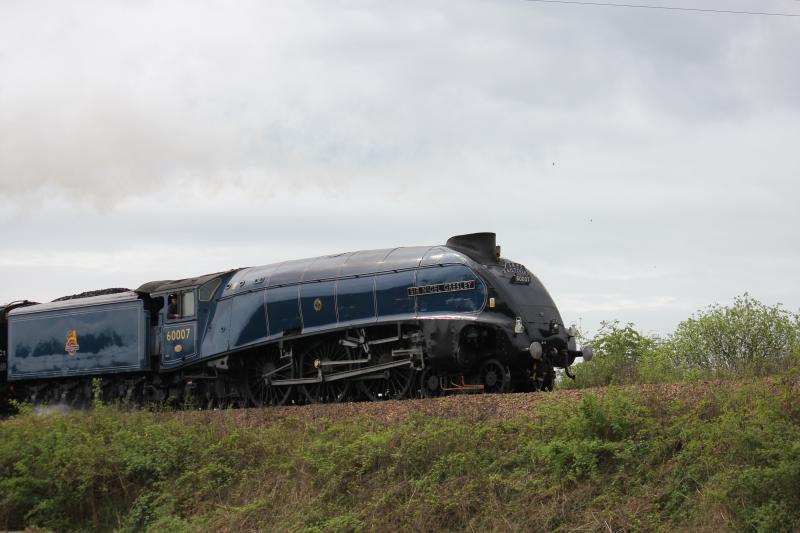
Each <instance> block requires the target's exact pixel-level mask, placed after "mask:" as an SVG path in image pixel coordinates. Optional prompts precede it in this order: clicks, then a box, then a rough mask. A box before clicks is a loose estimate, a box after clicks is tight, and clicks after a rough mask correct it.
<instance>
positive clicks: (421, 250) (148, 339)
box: [0, 233, 591, 406]
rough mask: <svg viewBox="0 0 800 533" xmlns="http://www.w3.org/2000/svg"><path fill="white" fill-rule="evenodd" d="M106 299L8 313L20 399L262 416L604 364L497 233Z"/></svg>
mask: <svg viewBox="0 0 800 533" xmlns="http://www.w3.org/2000/svg"><path fill="white" fill-rule="evenodd" d="M100 292H101V293H100V294H91V293H90V294H83V295H79V296H80V297H77V298H68V299H61V300H58V301H54V302H50V303H44V304H35V303H33V302H28V301H21V302H15V303H12V304H8V305H5V306H2V305H0V372H2V378H1V379H2V381H0V394H2V395H3V396H4V399H9V398H13V399H17V400H24V401H30V402H34V403H66V404H72V405H83V404H86V403H88V402H89V401H90V400H91V399H92V397H93V395H95V396H96V395H97V394H100V395H102V398H103V399H104V400H109V401H110V400H122V401H126V402H129V403H131V404H134V405H139V404H145V403H151V402H173V403H178V404H192V405H198V406H236V405H238V406H245V405H254V406H262V405H281V404H286V403H314V402H339V401H344V400H353V399H367V400H379V399H399V398H407V397H414V396H416V397H419V396H422V397H430V396H438V395H443V394H451V393H457V392H509V391H534V390H548V389H551V388H552V387H553V381H554V378H555V369H556V368H564V369H566V370H567V373H569V367H570V365H572V363H573V362H574V360H575V358H576V357H583V358H584V359H589V358H590V357H591V348H590V347H584V349H583V350H579V349H578V348H577V346H576V339H575V331H574V330H573V329H571V328H565V327H564V322H563V320H562V319H561V316H560V314H559V312H558V309H557V308H556V306H555V304H554V303H553V300H552V299H551V298H550V295H549V294H548V293H547V291H546V289H545V288H544V286H543V285H542V283H541V282H540V281H539V280H538V279H537V278H536V276H534V275H533V274H531V273H530V272H529V271H528V270H527V269H526V268H525V267H524V266H523V265H521V264H519V263H515V262H512V261H509V260H507V259H505V258H503V257H501V255H500V247H499V246H496V237H495V234H494V233H475V234H469V235H459V236H456V237H452V238H451V239H449V240H448V241H447V243H446V244H445V245H444V246H427V247H407V248H391V249H383V250H367V251H358V252H351V253H343V254H338V255H329V256H323V257H316V258H312V259H301V260H294V261H285V262H282V263H276V264H272V265H267V266H261V267H252V268H241V269H235V270H230V271H227V272H217V273H213V274H208V275H204V276H200V277H196V278H188V279H182V280H177V281H154V282H150V283H146V284H144V285H142V286H141V287H139V288H138V289H136V290H134V291H128V290H124V289H121V290H111V291H100ZM93 387H94V389H93ZM98 387H99V389H98Z"/></svg>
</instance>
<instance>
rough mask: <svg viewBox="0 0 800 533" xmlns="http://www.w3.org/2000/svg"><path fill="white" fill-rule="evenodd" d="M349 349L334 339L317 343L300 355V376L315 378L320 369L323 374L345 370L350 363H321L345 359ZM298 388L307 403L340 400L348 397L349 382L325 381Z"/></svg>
mask: <svg viewBox="0 0 800 533" xmlns="http://www.w3.org/2000/svg"><path fill="white" fill-rule="evenodd" d="M350 359H352V358H351V357H350V349H349V348H347V347H345V346H342V345H341V344H339V342H338V341H336V340H331V341H327V342H323V343H320V344H318V345H317V346H314V347H312V348H311V349H309V350H307V351H306V352H305V353H303V355H302V356H300V376H301V377H302V378H315V377H317V376H318V375H319V370H320V369H322V373H323V375H326V374H331V373H333V372H342V371H344V370H347V369H348V368H349V366H350V365H346V364H342V365H331V366H328V365H323V364H322V363H323V362H328V361H347V360H350ZM300 390H301V391H302V394H303V397H304V398H305V400H306V401H307V402H308V403H324V402H341V401H344V400H346V399H347V398H348V395H349V393H350V382H349V381H347V380H344V379H342V380H338V381H325V382H321V383H309V384H307V385H303V386H302V387H301V388H300Z"/></svg>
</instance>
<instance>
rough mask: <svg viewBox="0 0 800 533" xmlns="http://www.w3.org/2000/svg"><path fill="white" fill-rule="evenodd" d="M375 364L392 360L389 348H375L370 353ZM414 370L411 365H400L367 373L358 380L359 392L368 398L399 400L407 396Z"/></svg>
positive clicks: (373, 399) (412, 380)
mask: <svg viewBox="0 0 800 533" xmlns="http://www.w3.org/2000/svg"><path fill="white" fill-rule="evenodd" d="M372 356H373V360H374V361H375V364H384V363H391V362H392V351H391V349H390V348H385V347H384V348H377V349H375V352H373V354H372ZM415 373H416V371H415V370H414V369H413V368H411V366H410V365H409V366H400V367H395V368H390V369H388V370H384V371H383V372H378V373H375V374H372V375H367V376H365V377H364V379H362V380H361V381H359V382H358V387H359V389H360V390H361V392H362V393H363V394H364V396H366V397H367V398H368V399H369V400H372V401H375V400H400V399H402V398H406V397H407V396H408V391H409V390H411V384H412V383H413V382H414V374H415Z"/></svg>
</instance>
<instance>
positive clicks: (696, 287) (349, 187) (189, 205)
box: [0, 0, 800, 334]
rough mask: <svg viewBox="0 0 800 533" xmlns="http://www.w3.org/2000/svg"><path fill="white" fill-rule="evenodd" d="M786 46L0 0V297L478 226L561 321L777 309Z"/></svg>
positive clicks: (761, 30)
mask: <svg viewBox="0 0 800 533" xmlns="http://www.w3.org/2000/svg"><path fill="white" fill-rule="evenodd" d="M648 1H649V0H648ZM649 3H655V2H649ZM662 3H666V4H668V5H674V6H693V7H696V6H697V5H699V4H698V2H697V0H695V1H693V2H690V1H688V0H686V1H671V0H662ZM702 5H703V6H704V7H711V8H714V7H716V8H724V9H744V10H746V9H750V10H753V9H757V10H762V11H766V10H770V11H783V12H792V11H794V12H800V5H799V4H797V2H790V1H788V0H773V1H763V0H716V1H715V0H705V1H704V2H702ZM799 49H800V18H778V17H750V16H736V15H710V14H698V13H679V12H664V11H649V10H633V9H613V8H599V7H588V6H586V7H576V6H565V5H554V4H539V3H532V2H526V1H522V0H519V1H511V0H508V1H505V0H486V1H460V2H454V1H439V2H436V1H429V0H426V1H419V2H401V3H396V2H394V3H389V2H367V1H362V2H357V1H352V2H338V1H331V0H327V1H319V2H311V1H306V2H298V1H293V2H273V3H268V2H257V1H253V2H194V1H193V2H150V1H138V2H109V1H103V2H100V1H98V2H72V3H62V2H33V1H25V2H14V1H7V2H3V3H2V4H0V191H2V207H0V244H1V245H2V252H0V279H2V280H4V281H2V283H0V302H2V301H9V300H14V299H21V298H28V299H35V300H39V301H45V300H51V299H53V298H56V297H58V296H61V295H64V294H69V293H74V292H80V291H84V290H90V289H96V288H102V287H108V286H126V287H136V286H137V285H139V284H140V283H143V282H145V281H148V280H151V279H164V278H181V277H186V276H190V275H196V274H201V273H205V272H211V271H216V270H223V269H228V268H231V267H237V266H247V265H253V264H264V263H269V262H273V261H279V260H284V259H290V258H297V257H304V256H314V255H320V254H325V253H334V252H341V251H346V250H355V249H365V248H377V247H381V248H382V247H391V246H397V245H415V244H437V243H442V242H444V241H445V240H446V239H447V238H448V237H449V236H451V235H454V234H459V233H467V232H473V231H495V232H497V234H498V241H499V243H500V244H502V245H503V249H504V254H505V255H507V256H509V257H512V258H514V259H516V260H519V261H520V262H523V263H525V264H526V265H527V266H528V267H529V268H530V269H531V270H532V271H534V272H535V273H536V274H537V275H538V276H539V277H540V278H541V279H542V281H543V282H544V283H545V285H546V286H547V287H548V288H549V289H550V291H551V293H552V295H553V297H554V299H555V300H556V303H557V304H558V305H559V307H560V308H561V310H562V314H563V315H564V318H565V320H566V321H568V322H580V323H581V324H582V325H583V327H584V328H585V329H593V328H595V327H596V326H597V325H598V323H599V321H600V320H602V319H619V320H621V321H623V322H627V321H633V322H635V323H636V324H637V325H639V326H640V327H642V328H643V329H645V330H646V331H652V332H657V333H662V334H666V333H669V332H670V331H672V329H673V328H674V326H675V325H676V324H677V323H678V322H679V321H680V320H682V319H684V318H686V317H688V316H689V315H690V314H691V313H692V312H693V311H695V310H697V309H699V308H702V307H705V306H706V305H708V304H711V303H714V302H720V303H729V302H731V301H732V299H733V297H734V296H735V295H737V294H741V293H743V292H745V291H749V292H750V293H751V294H752V295H754V296H755V297H757V298H759V299H761V300H763V301H764V302H766V303H769V304H774V303H776V302H782V303H784V304H785V305H786V306H787V307H789V308H790V309H793V310H796V309H797V308H798V307H800V287H799V286H798V283H797V281H796V280H797V270H798V269H797V265H798V264H800V246H799V245H798V228H799V227H800V210H799V209H798V208H799V207H800V201H799V200H798V198H799V197H800V185H798V179H799V177H800V174H799V173H798V169H800V150H799V149H798V148H799V147H800V68H798V50H799Z"/></svg>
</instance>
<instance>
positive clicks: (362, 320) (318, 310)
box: [165, 246, 487, 359]
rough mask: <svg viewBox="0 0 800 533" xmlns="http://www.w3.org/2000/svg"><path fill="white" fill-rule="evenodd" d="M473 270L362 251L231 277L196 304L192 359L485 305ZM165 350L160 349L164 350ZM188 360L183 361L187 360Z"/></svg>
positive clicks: (423, 252) (440, 256)
mask: <svg viewBox="0 0 800 533" xmlns="http://www.w3.org/2000/svg"><path fill="white" fill-rule="evenodd" d="M476 268H479V266H478V265H477V264H475V263H474V262H473V261H472V260H470V259H469V258H467V257H466V256H464V255H463V254H461V253H459V252H456V251H453V250H451V249H448V248H445V247H440V246H437V247H418V248H395V249H386V250H368V251H361V252H353V253H346V254H339V255H334V256H325V257H318V258H312V259H303V260H297V261H286V262H284V263H279V264H274V265H267V266H263V267H253V268H246V269H242V270H239V271H237V272H236V273H235V274H233V275H232V276H231V277H230V279H228V280H227V284H226V285H225V286H224V288H221V290H220V292H219V293H218V294H217V295H216V298H215V299H214V301H213V302H211V304H210V305H209V306H207V307H204V306H202V305H201V308H200V311H201V315H203V314H205V315H206V316H205V317H202V316H201V318H200V329H201V330H202V331H203V335H202V338H201V340H200V358H202V359H204V358H207V357H212V356H215V355H218V354H221V353H224V352H226V351H231V350H238V349H242V348H245V347H248V346H250V345H254V344H260V343H265V342H270V341H273V340H277V339H279V338H282V337H284V336H287V335H294V334H313V333H319V332H323V331H327V330H333V329H339V328H348V327H363V326H367V325H371V324H377V323H385V322H394V321H401V320H418V319H427V318H436V317H443V316H447V317H458V316H470V315H477V314H478V313H480V312H481V311H482V310H483V309H484V307H485V305H486V296H487V289H486V285H485V283H484V282H483V280H482V279H481V277H480V276H478V275H477V274H476V272H475V269H476ZM460 281H467V282H470V281H474V288H471V289H467V290H454V291H443V292H438V293H432V294H424V295H415V294H412V293H411V292H410V291H409V289H410V288H413V287H424V286H434V285H439V284H443V283H453V282H460ZM165 351H166V350H165ZM187 359H188V357H187Z"/></svg>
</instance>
